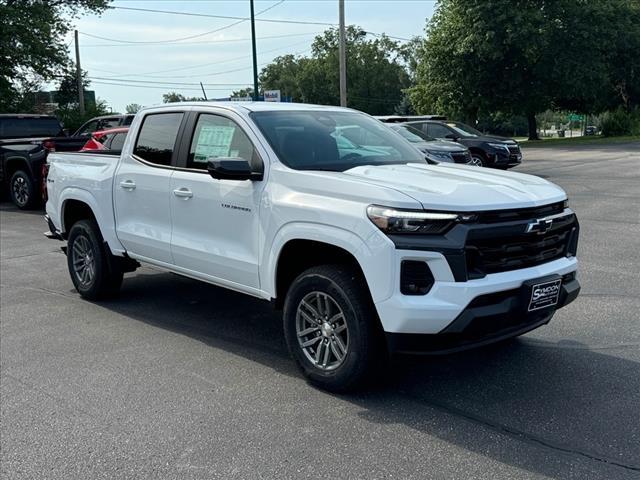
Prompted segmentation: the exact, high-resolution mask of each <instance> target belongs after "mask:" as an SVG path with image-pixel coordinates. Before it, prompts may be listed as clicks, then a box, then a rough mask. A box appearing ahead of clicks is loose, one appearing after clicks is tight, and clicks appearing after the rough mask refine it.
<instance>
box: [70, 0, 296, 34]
mask: <svg viewBox="0 0 640 480" xmlns="http://www.w3.org/2000/svg"><path fill="white" fill-rule="evenodd" d="M284 1H285V0H279V1H278V2H276V3H274V4H273V5H271V6H270V7H267V8H265V9H264V10H260V11H259V12H258V13H256V15H261V14H263V13H264V12H267V11H269V10H271V9H272V8H274V7H277V6H278V5H280V4H282V3H284ZM111 8H114V9H120V10H147V9H139V8H133V7H111ZM149 11H151V10H149ZM220 18H222V17H220ZM228 18H231V17H228ZM236 20H239V21H237V22H233V23H230V24H228V25H224V26H222V27H219V28H216V29H214V30H210V31H208V32H203V33H198V34H196V35H190V36H188V37H182V38H173V39H170V40H156V41H151V42H148V41H146V42H141V41H136V40H121V39H117V38H108V37H101V36H99V35H93V34H92V33H85V32H80V33H82V34H83V35H85V36H87V37H92V38H97V39H99V40H107V41H111V42H117V43H125V44H134V45H137V44H144V45H161V44H164V43H173V42H180V41H182V40H191V39H193V38H199V37H204V36H205V35H211V34H212V33H217V32H220V31H222V30H226V29H228V28H231V27H235V26H236V25H239V24H241V23H244V22H246V21H247V20H249V19H248V18H242V17H237V18H236Z"/></svg>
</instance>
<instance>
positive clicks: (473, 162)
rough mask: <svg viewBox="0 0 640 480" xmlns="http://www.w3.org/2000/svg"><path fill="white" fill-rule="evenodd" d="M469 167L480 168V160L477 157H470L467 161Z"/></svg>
mask: <svg viewBox="0 0 640 480" xmlns="http://www.w3.org/2000/svg"><path fill="white" fill-rule="evenodd" d="M469 165H472V166H474V167H481V166H482V160H480V159H479V158H478V157H471V160H470V161H469Z"/></svg>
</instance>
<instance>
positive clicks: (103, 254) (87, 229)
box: [67, 220, 123, 300]
mask: <svg viewBox="0 0 640 480" xmlns="http://www.w3.org/2000/svg"><path fill="white" fill-rule="evenodd" d="M82 252H84V253H86V255H82ZM80 258H84V259H85V262H86V263H84V264H78V262H79V259H80ZM87 259H88V260H87ZM67 265H68V267H69V275H70V276H71V281H72V282H73V285H74V286H75V287H76V290H77V291H78V293H79V294H80V295H81V296H82V297H83V298H86V299H87V300H100V299H105V298H109V297H112V296H114V295H116V294H117V293H118V292H119V291H120V286H121V285H122V276H123V272H122V269H121V268H120V266H119V264H118V262H116V261H115V259H114V257H113V256H112V255H111V252H109V251H108V250H107V246H106V245H105V244H104V240H103V239H102V234H101V233H100V229H99V228H98V225H97V224H96V222H95V221H94V220H80V221H78V222H76V223H75V224H74V225H73V226H72V227H71V230H70V231H69V239H68V241H67ZM88 265H89V266H90V269H89V270H90V271H92V272H93V274H92V275H90V274H89V272H87V270H86V268H87V266H88ZM78 268H80V269H82V268H84V270H81V272H82V273H81V272H80V271H78V270H77V269H78ZM84 273H86V276H85V275H83V274H84Z"/></svg>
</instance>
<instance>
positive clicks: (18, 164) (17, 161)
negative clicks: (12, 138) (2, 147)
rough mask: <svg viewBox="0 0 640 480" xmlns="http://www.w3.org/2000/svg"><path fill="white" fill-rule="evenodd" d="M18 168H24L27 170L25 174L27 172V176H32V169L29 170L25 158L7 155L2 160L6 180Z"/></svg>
mask: <svg viewBox="0 0 640 480" xmlns="http://www.w3.org/2000/svg"><path fill="white" fill-rule="evenodd" d="M18 170H24V171H26V172H27V174H29V176H31V178H32V179H33V178H34V175H33V171H32V170H31V165H30V164H29V162H28V161H27V159H26V158H24V157H20V156H13V157H7V158H6V159H5V161H4V171H5V178H6V181H7V182H8V181H10V180H11V177H12V176H13V174H14V173H16V172H17V171H18Z"/></svg>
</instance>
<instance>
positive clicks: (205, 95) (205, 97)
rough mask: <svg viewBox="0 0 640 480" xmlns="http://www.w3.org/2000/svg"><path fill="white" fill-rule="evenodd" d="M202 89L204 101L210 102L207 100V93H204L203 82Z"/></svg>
mask: <svg viewBox="0 0 640 480" xmlns="http://www.w3.org/2000/svg"><path fill="white" fill-rule="evenodd" d="M200 88H202V95H204V99H205V100H206V101H209V99H208V98H207V92H205V91H204V85H202V82H200Z"/></svg>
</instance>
